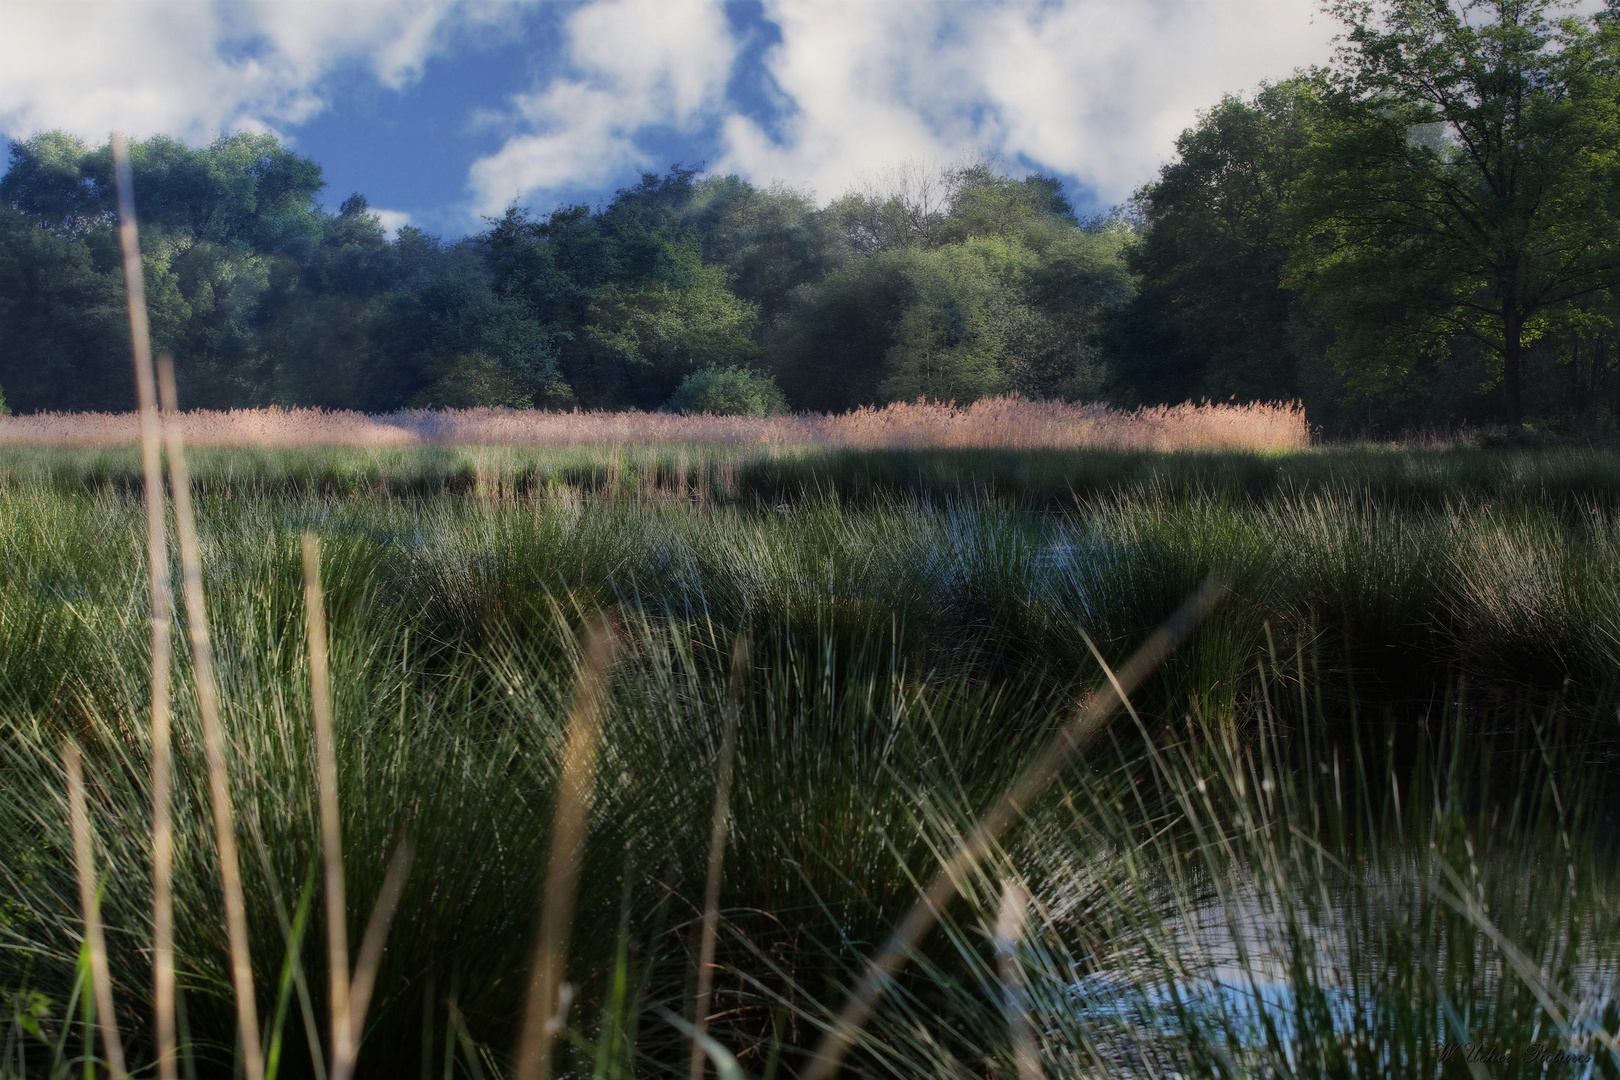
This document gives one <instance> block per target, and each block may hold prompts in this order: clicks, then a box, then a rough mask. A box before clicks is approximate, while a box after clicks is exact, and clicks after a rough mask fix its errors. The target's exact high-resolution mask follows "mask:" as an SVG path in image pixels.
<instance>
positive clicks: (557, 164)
mask: <svg viewBox="0 0 1620 1080" xmlns="http://www.w3.org/2000/svg"><path fill="white" fill-rule="evenodd" d="M566 37H567V41H568V57H567V59H568V68H569V70H568V74H566V75H564V76H561V77H559V78H558V79H556V80H555V81H553V82H551V83H550V84H548V85H546V86H544V87H541V88H539V89H537V90H536V91H535V92H533V93H530V94H525V95H521V96H519V97H517V98H516V99H514V101H513V103H512V105H513V108H512V117H513V120H514V121H515V122H516V123H517V124H518V125H520V126H521V127H522V128H523V129H524V130H523V131H522V132H521V133H519V134H516V135H514V136H512V137H511V138H509V139H508V140H507V141H506V143H505V145H504V146H502V147H501V149H500V150H499V151H498V152H497V153H495V154H493V155H491V156H489V157H486V158H483V159H481V160H479V161H478V162H476V163H475V164H474V165H473V167H472V171H471V176H470V181H471V186H472V190H473V199H474V204H475V209H476V210H477V211H478V212H480V213H485V214H493V213H498V212H500V210H501V209H502V208H503V207H505V206H506V205H507V204H508V203H510V202H511V201H513V200H514V199H517V198H519V197H520V196H522V195H524V194H526V193H529V192H536V191H539V192H544V191H547V190H550V189H555V188H560V187H564V186H578V185H593V184H597V183H601V182H603V181H606V180H609V179H612V178H614V177H615V176H617V175H618V174H620V173H622V172H623V171H624V170H625V169H626V168H628V167H631V166H636V165H640V164H642V159H643V158H644V157H645V156H646V155H645V153H644V151H643V150H642V149H641V148H640V147H639V146H638V144H637V137H638V136H639V135H641V134H642V133H643V132H645V131H646V130H648V129H649V128H655V127H656V128H674V129H682V128H693V127H699V126H701V125H702V124H703V123H705V122H706V121H707V120H708V119H709V118H712V117H713V116H714V115H716V113H718V112H721V111H723V110H724V108H725V88H726V80H727V77H728V75H729V72H730V69H731V65H732V62H733V60H734V58H735V55H736V51H737V43H736V42H735V41H734V40H733V37H732V34H731V31H730V28H729V26H728V24H727V21H726V17H725V12H724V9H723V7H722V5H721V3H720V2H719V0H599V2H597V3H588V4H585V5H584V6H582V7H580V8H578V9H577V10H576V11H574V12H573V13H572V14H571V15H570V16H569V18H568V22H567V26H566Z"/></svg>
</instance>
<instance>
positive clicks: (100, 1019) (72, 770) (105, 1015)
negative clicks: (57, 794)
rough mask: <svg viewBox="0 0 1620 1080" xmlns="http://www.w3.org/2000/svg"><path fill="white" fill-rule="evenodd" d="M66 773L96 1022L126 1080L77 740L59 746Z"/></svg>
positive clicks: (116, 1078)
mask: <svg viewBox="0 0 1620 1080" xmlns="http://www.w3.org/2000/svg"><path fill="white" fill-rule="evenodd" d="M62 763H63V766H64V771H65V772H66V773H67V789H68V816H69V818H70V820H71V824H72V827H73V855H74V863H75V865H76V866H77V868H78V876H79V904H80V907H81V908H82V909H83V911H84V941H85V944H86V945H87V946H88V947H89V950H90V981H91V982H92V983H93V984H94V991H95V993H94V1001H95V1004H96V1026H97V1027H99V1028H100V1029H101V1047H102V1053H103V1055H105V1057H106V1061H107V1070H108V1071H109V1072H111V1073H112V1077H113V1080H126V1078H127V1077H128V1075H129V1074H128V1072H127V1071H126V1070H125V1068H124V1043H123V1040H122V1039H121V1038H119V1035H118V1014H117V1013H116V1012H115V1011H114V1009H113V987H112V972H111V970H110V969H109V968H108V966H107V936H106V934H105V933H104V932H103V931H102V927H101V890H100V885H99V883H98V882H97V880H96V855H95V837H94V835H93V834H92V832H91V829H90V809H89V806H88V805H87V803H86V800H85V795H84V759H83V757H82V755H81V754H80V753H79V747H78V745H77V744H76V743H74V742H71V741H69V742H68V743H67V744H66V745H65V746H64V747H63V748H62Z"/></svg>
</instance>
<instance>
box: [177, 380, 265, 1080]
mask: <svg viewBox="0 0 1620 1080" xmlns="http://www.w3.org/2000/svg"><path fill="white" fill-rule="evenodd" d="M158 383H159V388H160V390H161V391H162V394H163V405H164V411H166V412H174V411H175V409H176V403H175V389H174V362H173V361H172V360H171V359H170V358H169V357H168V356H164V357H162V358H161V362H160V363H159V365H158ZM163 433H164V437H165V441H166V443H167V447H168V451H169V483H170V487H171V488H172V490H173V492H174V522H175V532H176V533H177V534H178V537H179V540H180V578H181V581H182V583H183V584H184V586H185V589H184V591H185V598H186V627H187V629H188V630H189V631H190V633H191V661H192V669H193V671H194V672H195V674H196V679H197V710H198V712H200V713H201V714H202V723H203V754H204V756H205V757H206V759H207V761H208V787H209V793H210V796H211V799H212V802H213V804H214V837H215V843H216V845H217V846H218V849H219V876H220V884H221V885H222V886H223V889H224V893H225V932H226V935H227V937H228V938H229V939H230V948H231V983H232V986H233V987H234V988H235V990H236V1015H237V1022H238V1023H239V1024H240V1025H241V1033H242V1050H243V1053H242V1056H243V1059H244V1062H245V1072H246V1076H247V1080H264V1046H263V1043H262V1042H261V1040H260V1038H259V1013H258V1006H257V1004H256V1001H255V997H254V992H253V961H252V955H251V953H250V952H249V949H248V930H247V907H246V903H245V901H244V900H243V897H242V871H241V865H242V864H241V856H240V855H239V854H238V852H237V847H236V814H235V811H234V810H233V809H232V806H231V782H230V771H229V768H228V766H227V764H226V758H225V729H224V727H223V725H222V724H221V722H220V715H219V684H218V682H217V681H216V679H215V677H214V645H213V641H212V639H211V638H210V637H209V632H208V604H207V601H206V599H205V598H204V595H203V582H202V547H201V544H200V543H199V542H198V539H197V521H196V517H195V515H194V514H193V512H192V507H191V477H190V475H189V474H188V473H187V472H186V451H185V443H184V438H183V436H182V434H181V430H180V426H179V425H178V424H165V425H164V427H163Z"/></svg>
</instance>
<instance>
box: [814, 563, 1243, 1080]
mask: <svg viewBox="0 0 1620 1080" xmlns="http://www.w3.org/2000/svg"><path fill="white" fill-rule="evenodd" d="M1225 591H1226V586H1225V584H1224V583H1223V582H1221V581H1220V580H1218V579H1216V578H1213V577H1212V578H1210V579H1209V580H1208V581H1205V582H1204V584H1203V586H1202V587H1200V588H1199V590H1198V591H1197V592H1196V593H1194V594H1193V595H1192V596H1191V597H1189V598H1188V599H1187V600H1186V602H1185V603H1183V604H1182V605H1181V607H1180V608H1179V609H1177V611H1176V613H1175V614H1174V615H1172V616H1170V618H1168V619H1166V620H1165V621H1164V622H1163V623H1161V624H1160V625H1159V627H1158V628H1157V629H1156V630H1154V631H1153V633H1152V634H1151V635H1149V636H1148V639H1147V640H1146V641H1145V642H1143V643H1142V645H1141V647H1139V648H1138V649H1137V650H1136V652H1134V653H1132V654H1131V656H1130V659H1128V660H1126V661H1125V664H1124V666H1123V667H1121V668H1120V669H1119V671H1118V672H1117V673H1114V672H1108V675H1109V678H1108V682H1107V683H1106V684H1105V685H1104V686H1101V687H1098V688H1097V689H1096V690H1095V691H1093V692H1092V693H1091V694H1088V695H1087V696H1086V698H1085V700H1084V701H1082V702H1081V703H1080V707H1079V709H1077V710H1076V711H1075V715H1074V718H1073V719H1071V720H1070V721H1069V722H1068V723H1067V724H1065V725H1064V726H1063V728H1062V729H1061V730H1060V731H1058V733H1057V734H1056V735H1054V736H1053V737H1052V740H1051V741H1050V742H1049V743H1047V745H1046V746H1045V747H1044V748H1043V749H1042V750H1041V752H1040V754H1038V755H1037V756H1036V757H1035V759H1034V760H1033V761H1031V762H1030V763H1029V764H1028V765H1027V766H1025V768H1024V771H1023V772H1022V773H1020V774H1019V776H1018V778H1017V779H1016V780H1014V781H1013V783H1012V786H1011V787H1009V788H1008V789H1007V791H1006V792H1005V793H1003V794H1002V796H1001V798H1000V799H998V800H996V803H995V805H994V806H992V807H991V808H990V809H989V810H988V811H987V812H986V813H985V815H984V816H983V817H982V818H980V819H979V822H978V824H976V825H975V826H974V827H973V829H972V831H970V832H969V833H968V835H967V836H965V837H963V838H962V841H961V842H960V843H959V844H958V845H957V848H956V850H955V852H953V853H952V855H951V857H950V858H949V859H948V860H946V862H945V865H944V866H942V867H940V869H939V870H938V872H937V873H935V875H934V877H933V879H932V880H930V881H929V883H928V887H927V888H925V889H924V890H923V892H922V895H921V896H919V897H918V898H917V900H916V902H915V903H914V904H912V906H911V909H910V910H909V911H907V912H906V915H905V917H904V918H903V919H901V920H900V923H899V925H898V926H896V927H895V930H894V934H893V935H892V936H891V937H890V938H889V941H888V943H887V944H886V945H884V947H883V950H882V951H881V952H879V953H878V954H877V955H876V956H874V957H873V958H872V959H871V961H869V963H868V966H867V972H866V975H865V977H864V978H863V979H862V980H861V982H860V985H859V986H857V987H856V988H855V990H854V991H853V992H852V993H851V994H850V996H849V1000H848V1001H846V1002H845V1004H844V1008H843V1011H842V1012H841V1013H840V1014H839V1016H838V1019H837V1020H836V1021H835V1022H834V1023H833V1026H832V1028H831V1029H830V1030H829V1031H828V1032H827V1033H826V1034H825V1035H824V1036H823V1037H822V1040H821V1044H820V1045H819V1046H818V1047H817V1048H816V1052H815V1056H814V1057H812V1058H811V1060H810V1062H809V1064H808V1066H807V1067H806V1069H805V1072H804V1077H803V1080H827V1078H828V1077H830V1076H832V1075H833V1074H834V1073H836V1072H837V1071H838V1068H839V1066H840V1065H842V1064H843V1061H844V1056H845V1055H846V1054H848V1053H849V1050H850V1048H851V1047H852V1046H853V1045H854V1044H855V1038H856V1036H857V1035H859V1034H860V1032H861V1030H862V1029H863V1028H864V1027H865V1026H866V1022H867V1020H869V1019H870V1018H871V1016H872V1010H873V1009H874V1008H876V1007H877V1003H878V999H879V998H881V997H882V996H883V992H884V991H885V990H886V989H888V985H889V982H890V981H891V980H892V979H893V978H894V975H895V973H896V972H898V971H899V970H900V968H901V967H903V966H904V965H905V962H906V957H907V956H908V955H909V953H910V952H911V950H912V949H914V948H915V947H916V946H917V944H918V943H919V942H920V941H921V940H922V939H923V936H924V935H925V934H927V933H928V931H929V930H930V929H932V928H933V925H934V923H935V922H936V921H938V918H939V913H940V912H941V911H943V910H944V909H945V905H946V904H948V903H950V900H951V898H952V897H953V896H955V895H956V892H957V889H958V888H959V883H960V882H962V881H965V880H966V879H967V877H968V875H969V874H971V873H972V872H973V870H974V869H975V868H976V867H978V866H979V864H980V863H981V862H983V861H984V858H985V856H987V855H989V854H990V852H991V849H992V848H993V847H994V845H995V842H996V840H997V838H999V837H1000V836H1001V834H1002V833H1003V832H1005V831H1006V830H1007V827H1008V826H1009V825H1011V824H1012V823H1013V822H1014V821H1016V820H1017V819H1018V818H1019V816H1021V815H1022V814H1023V812H1024V808H1025V807H1027V806H1029V805H1030V803H1032V802H1033V801H1034V800H1035V798H1036V797H1037V796H1038V795H1040V793H1041V792H1042V791H1043V790H1044V789H1045V788H1046V785H1047V784H1048V783H1050V782H1051V781H1052V778H1053V777H1055V776H1056V775H1057V773H1058V771H1059V770H1060V769H1062V768H1063V766H1064V764H1066V763H1067V762H1068V760H1069V759H1070V758H1071V757H1072V756H1073V755H1074V754H1075V753H1077V752H1078V751H1079V750H1081V749H1083V748H1084V747H1085V746H1086V745H1087V744H1088V743H1090V742H1091V740H1092V739H1093V738H1095V737H1096V736H1097V734H1098V733H1099V732H1101V731H1102V729H1103V727H1104V726H1105V725H1106V724H1107V723H1108V721H1109V719H1110V718H1112V717H1113V715H1114V713H1115V712H1116V711H1117V710H1118V709H1119V707H1120V706H1121V705H1123V704H1125V703H1126V702H1127V700H1128V699H1129V696H1130V694H1131V693H1132V692H1134V691H1135V689H1136V688H1137V687H1138V686H1140V685H1141V683H1142V680H1143V679H1145V678H1147V677H1148V676H1149V675H1150V674H1152V673H1153V672H1154V671H1155V670H1156V669H1157V668H1158V667H1159V665H1160V664H1162V663H1163V662H1164V661H1165V659H1166V658H1167V657H1168V656H1169V655H1170V653H1171V652H1173V651H1174V650H1175V649H1176V647H1177V646H1178V645H1180V644H1181V642H1182V641H1184V640H1185V639H1186V637H1187V635H1188V634H1190V633H1192V631H1193V630H1194V629H1195V628H1196V627H1197V626H1198V624H1199V623H1200V622H1202V621H1203V619H1204V616H1205V615H1207V614H1208V613H1209V611H1210V610H1211V609H1212V608H1213V607H1214V606H1215V604H1216V603H1217V602H1219V600H1220V598H1221V597H1222V596H1223V595H1224V593H1225Z"/></svg>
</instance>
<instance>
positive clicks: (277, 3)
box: [0, 0, 529, 141]
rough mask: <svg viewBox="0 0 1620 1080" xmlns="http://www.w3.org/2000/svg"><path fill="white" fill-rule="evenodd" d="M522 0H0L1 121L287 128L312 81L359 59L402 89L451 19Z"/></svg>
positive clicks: (195, 135)
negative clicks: (339, 0)
mask: <svg viewBox="0 0 1620 1080" xmlns="http://www.w3.org/2000/svg"><path fill="white" fill-rule="evenodd" d="M524 2H529V0H343V2H341V3H340V2H336V0H235V2H230V0H6V2H5V4H4V6H3V8H0V131H3V132H4V133H5V134H7V135H9V136H12V137H22V136H26V135H29V134H32V133H34V132H37V131H41V130H46V129H50V128H63V129H66V130H68V131H71V132H74V133H75V134H78V135H81V136H83V137H85V138H87V139H92V140H96V141H99V140H101V139H103V138H105V137H106V134H107V132H108V131H110V130H113V129H115V128H116V129H120V130H123V131H127V132H129V133H130V134H132V135H135V136H146V135H152V134H157V133H165V134H170V135H177V136H180V137H182V138H187V139H190V140H201V139H206V138H208V137H209V136H210V135H213V134H215V133H217V132H220V131H227V130H233V129H236V128H242V127H260V128H262V127H266V126H280V125H290V124H297V123H299V122H301V121H303V120H307V119H308V118H309V117H311V116H313V115H314V114H316V113H317V112H319V111H320V110H321V109H323V108H324V107H325V104H326V102H325V100H324V99H323V98H322V96H321V92H320V83H321V80H322V79H323V78H324V77H325V76H327V75H328V74H329V73H330V72H331V71H332V70H333V68H335V67H336V66H337V65H339V64H343V63H354V62H356V61H358V62H360V63H362V64H363V65H364V66H365V67H366V68H367V69H369V70H370V72H371V73H372V74H373V75H374V76H375V77H376V78H377V79H378V80H379V81H381V82H382V83H383V84H385V85H388V86H394V87H398V86H401V85H403V84H405V83H406V82H408V81H409V80H411V79H412V78H414V77H415V76H416V75H417V74H418V73H419V72H420V70H421V67H422V64H423V63H424V62H425V61H426V60H427V58H428V57H429V56H430V55H432V53H433V52H434V51H435V50H436V49H437V48H438V47H439V46H440V45H441V44H442V39H443V33H444V30H445V28H446V27H447V26H449V25H451V24H452V23H458V22H467V21H489V20H492V19H497V18H500V17H501V16H502V14H503V13H504V11H506V10H507V9H510V8H512V7H514V6H516V5H517V4H520V3H524Z"/></svg>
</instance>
